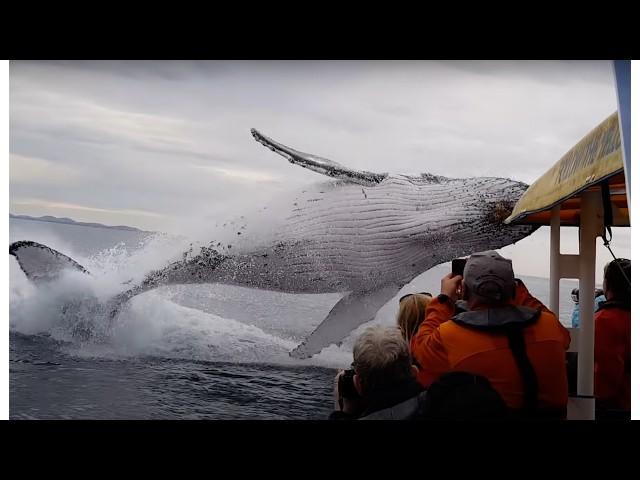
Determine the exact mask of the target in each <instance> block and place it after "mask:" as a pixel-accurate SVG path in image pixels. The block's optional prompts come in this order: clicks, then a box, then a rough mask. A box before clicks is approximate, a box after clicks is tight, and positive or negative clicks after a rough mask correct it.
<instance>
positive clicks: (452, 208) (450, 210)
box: [422, 177, 538, 258]
mask: <svg viewBox="0 0 640 480" xmlns="http://www.w3.org/2000/svg"><path fill="white" fill-rule="evenodd" d="M429 180H433V181H434V182H436V183H437V187H436V188H430V189H429V190H428V191H429V195H426V196H425V195H423V198H422V201H424V202H425V205H426V206H427V208H425V211H424V214H423V221H424V226H425V230H426V231H427V232H428V233H427V236H426V237H425V245H426V246H428V247H429V248H431V249H433V247H434V245H437V246H438V249H440V250H443V251H442V252H441V257H442V258H455V257H456V256H465V255H468V254H471V253H473V252H476V251H482V250H498V249H500V248H502V247H506V246H508V245H511V244H514V243H516V242H518V241H520V240H522V239H523V238H525V237H527V236H529V235H531V234H532V233H533V232H534V231H535V230H536V229H537V228H538V226H533V225H507V224H505V223H504V221H505V220H506V219H507V217H509V215H511V212H512V210H513V207H514V206H515V204H516V203H517V202H518V200H519V199H520V197H522V194H523V193H524V192H525V191H526V190H527V188H528V185H527V184H525V183H522V182H519V181H516V180H511V179H508V178H496V177H472V178H465V179H449V178H445V177H433V178H430V179H429ZM432 192H433V193H432ZM425 193H426V192H425ZM430 209H435V210H436V211H433V210H432V211H429V210H430ZM434 220H435V223H434Z"/></svg>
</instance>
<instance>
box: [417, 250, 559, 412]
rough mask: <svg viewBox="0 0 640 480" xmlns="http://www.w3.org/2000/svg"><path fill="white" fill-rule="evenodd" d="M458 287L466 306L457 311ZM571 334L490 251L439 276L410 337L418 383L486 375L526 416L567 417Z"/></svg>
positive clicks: (516, 409) (514, 407) (499, 257)
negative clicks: (436, 291) (458, 272)
mask: <svg viewBox="0 0 640 480" xmlns="http://www.w3.org/2000/svg"><path fill="white" fill-rule="evenodd" d="M458 292H461V294H462V298H463V299H464V300H466V311H462V312H461V313H457V314H456V312H455V301H456V300H457V299H458ZM570 341H571V338H570V336H569V332H568V331H567V329H565V328H564V327H563V326H562V325H561V324H560V322H559V321H558V318H557V317H556V316H555V315H554V314H553V313H552V312H551V311H550V310H549V309H547V308H546V307H545V306H544V305H543V304H542V303H541V302H540V301H538V300H537V299H535V298H534V297H532V296H531V295H530V294H529V292H528V291H527V289H526V287H525V286H524V284H523V283H522V282H521V281H519V280H516V279H515V278H514V274H513V268H512V266H511V260H508V259H505V258H503V257H501V256H500V255H499V254H498V253H497V252H495V251H488V252H480V253H476V254H473V255H471V257H469V259H468V260H467V263H466V266H465V269H464V272H463V276H462V277H461V276H455V277H453V276H452V275H451V274H449V275H447V276H446V277H444V278H443V279H442V284H441V294H440V295H439V296H438V297H437V298H435V299H433V300H432V301H431V303H430V304H429V306H428V307H427V312H426V316H425V320H424V321H423V322H422V324H421V325H420V328H419V329H418V332H417V334H416V335H415V336H414V337H413V339H412V353H413V355H414V356H415V357H416V359H417V360H418V362H419V364H420V365H421V368H422V369H423V372H422V374H421V375H420V379H421V380H422V382H423V386H428V385H430V384H431V383H433V382H434V381H435V380H436V379H437V378H438V377H440V376H441V375H443V374H444V373H447V372H451V371H466V372H469V373H473V374H476V375H483V376H485V377H486V378H487V379H488V380H489V381H490V382H491V384H492V386H493V387H494V388H495V389H496V390H497V391H498V392H499V393H500V395H501V396H502V398H503V399H504V401H505V402H506V404H507V405H508V406H509V407H510V408H511V409H512V410H514V411H516V412H518V413H523V414H524V415H525V416H531V417H535V416H542V415H547V414H548V415H550V416H552V417H559V418H562V417H564V416H566V406H567V399H568V386H567V374H566V368H565V351H566V350H567V349H568V348H569V343H570Z"/></svg>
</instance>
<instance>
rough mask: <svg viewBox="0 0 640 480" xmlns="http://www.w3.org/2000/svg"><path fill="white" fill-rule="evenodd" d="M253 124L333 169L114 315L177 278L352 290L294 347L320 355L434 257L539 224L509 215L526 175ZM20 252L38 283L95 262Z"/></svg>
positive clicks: (40, 250) (512, 237)
mask: <svg viewBox="0 0 640 480" xmlns="http://www.w3.org/2000/svg"><path fill="white" fill-rule="evenodd" d="M251 134H252V135H253V137H254V139H255V140H256V141H257V142H259V143H260V144H262V145H264V146H266V147H267V148H269V149H270V150H272V151H274V152H275V153H277V154H279V155H281V156H283V157H285V158H286V159H287V160H288V161H289V162H290V163H292V164H295V165H299V166H301V167H304V168H307V169H310V170H312V171H314V172H317V173H320V174H323V175H325V176H328V177H330V178H331V180H330V181H329V182H323V183H318V184H314V185H312V186H309V187H306V189H305V190H302V191H299V192H295V194H294V195H293V196H292V197H291V198H290V199H289V200H288V203H286V202H285V203H284V204H283V203H280V206H279V207H278V208H277V209H273V210H269V209H268V208H267V207H264V208H263V209H262V215H263V217H264V218H266V219H267V220H268V221H267V222H265V223H264V224H262V225H261V226H259V227H257V230H256V231H255V232H254V235H253V241H244V239H245V238H246V237H248V235H241V234H242V233H245V232H249V231H250V230H251V229H250V228H249V230H245V227H250V225H248V224H243V225H242V226H241V227H237V226H236V225H237V224H233V225H234V226H233V228H234V230H238V229H239V231H238V232H237V238H236V242H235V243H234V244H229V245H227V244H226V243H225V244H224V245H222V244H221V243H220V242H218V243H217V244H216V243H215V242H212V243H210V244H209V245H206V246H203V247H201V248H200V251H199V252H196V253H193V252H192V251H191V252H185V253H184V254H183V256H182V257H181V258H180V259H179V260H176V261H172V262H171V263H168V264H167V265H166V266H165V267H164V268H161V269H159V270H156V271H152V272H150V273H149V274H148V275H147V276H146V277H145V278H144V280H143V281H142V282H141V283H139V284H137V285H135V286H133V287H132V288H128V289H126V290H124V291H123V292H121V293H120V294H118V295H117V296H116V297H114V298H113V299H112V300H110V301H109V308H110V316H111V318H115V316H117V314H118V312H119V310H120V308H121V307H122V305H123V304H124V303H125V302H127V301H128V300H129V299H130V298H132V297H133V296H135V295H138V294H140V293H143V292H145V291H148V290H150V289H153V288H156V287H159V286H164V285H172V284H193V283H226V284H232V285H240V286H245V287H252V288H258V289H267V290H276V291H283V292H290V293H336V292H338V293H342V294H343V297H342V298H341V300H340V301H338V303H336V305H335V306H334V307H333V308H332V309H331V311H330V312H329V314H328V315H327V317H326V318H325V319H324V320H323V321H322V322H321V323H320V324H319V325H318V327H317V328H316V329H315V330H314V331H313V332H312V333H311V334H310V335H309V336H308V337H307V338H306V339H305V340H304V341H303V342H302V343H300V345H298V346H297V347H296V348H295V349H294V350H293V351H292V352H290V355H291V356H293V357H296V358H309V357H311V356H313V355H315V354H316V353H318V352H320V351H321V350H322V349H323V348H324V347H326V346H329V345H331V344H333V343H336V344H340V342H341V341H342V340H343V339H344V338H345V337H346V336H347V335H348V334H349V333H350V332H351V331H352V330H354V329H355V328H357V327H358V326H359V325H361V324H362V323H365V322H367V321H370V320H372V319H373V318H374V317H375V315H376V313H377V312H378V310H379V309H380V308H381V307H382V306H383V305H384V304H385V303H386V302H387V301H389V300H390V299H391V298H393V297H394V296H395V295H396V294H397V292H398V291H399V290H400V289H401V288H402V287H403V286H404V285H406V284H407V283H409V282H410V281H411V280H412V279H413V278H415V277H416V276H418V275H420V274H421V273H423V272H425V271H426V270H428V269H430V268H431V267H434V266H435V265H438V264H440V263H443V262H446V261H450V260H452V259H453V258H458V257H462V256H466V255H469V254H471V253H473V252H476V251H480V250H496V249H499V248H502V247H504V246H507V245H510V244H513V243H515V242H517V241H519V240H521V239H523V238H525V237H526V236H528V235H530V234H531V233H532V232H533V231H534V230H535V229H536V228H537V227H535V226H528V225H513V226H512V225H509V226H507V225H505V224H504V223H503V220H504V219H505V218H507V217H508V215H509V214H510V213H511V210H512V208H513V206H514V205H515V203H516V202H517V200H518V199H519V198H520V196H521V195H522V194H523V193H524V191H525V190H526V189H527V187H528V185H527V184H525V183H522V182H518V181H515V180H511V179H508V178H497V177H472V178H448V177H443V176H439V175H433V174H429V173H424V174H421V175H401V174H388V173H375V172H367V171H358V170H354V169H350V168H348V167H346V166H344V165H341V164H339V163H337V162H335V161H332V160H328V159H325V158H322V157H319V156H317V155H312V154H308V153H304V152H300V151H297V150H294V149H292V148H290V147H287V146H285V145H283V144H281V143H278V142H276V141H275V140H272V139H270V138H269V137H267V136H265V135H263V134H262V133H260V132H258V131H257V130H255V129H252V130H251ZM283 205H284V207H283ZM261 228H264V231H263V230H260V229H261ZM243 242H244V243H243ZM9 253H10V254H11V255H13V256H15V257H16V259H17V261H18V263H19V265H20V267H21V269H22V270H23V271H24V273H25V274H26V276H27V277H28V278H29V279H30V280H32V281H33V282H35V283H41V282H50V281H52V280H55V278H57V276H58V275H59V274H60V273H61V272H62V271H63V270H65V269H67V268H70V269H74V270H78V271H81V272H84V273H86V274H89V272H87V270H86V269H85V268H84V267H82V266H81V265H79V264H78V263H77V262H75V261H74V260H73V259H71V258H69V257H67V256H66V255H64V254H62V253H60V252H57V251H55V250H53V249H51V248H49V247H47V246H45V245H41V244H38V243H35V242H31V241H18V242H14V243H12V244H11V245H10V246H9Z"/></svg>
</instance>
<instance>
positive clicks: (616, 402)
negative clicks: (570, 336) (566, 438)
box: [594, 258, 631, 418]
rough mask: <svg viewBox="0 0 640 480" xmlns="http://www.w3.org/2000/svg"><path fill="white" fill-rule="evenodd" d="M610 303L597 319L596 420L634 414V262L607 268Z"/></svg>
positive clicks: (622, 261)
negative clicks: (632, 332) (609, 413)
mask: <svg viewBox="0 0 640 480" xmlns="http://www.w3.org/2000/svg"><path fill="white" fill-rule="evenodd" d="M603 289H604V291H605V296H606V298H607V301H606V302H604V303H603V304H602V305H600V308H599V309H598V311H597V312H596V315H595V318H594V322H595V323H594V336H595V338H594V347H595V348H594V396H595V397H596V417H604V416H606V415H607V411H611V412H613V411H618V412H619V413H621V416H622V418H629V416H630V411H631V260H628V259H625V258H619V259H617V260H613V261H612V262H610V263H608V264H607V265H606V266H605V268H604V282H603Z"/></svg>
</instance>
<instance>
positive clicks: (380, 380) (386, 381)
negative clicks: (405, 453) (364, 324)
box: [329, 325, 422, 420]
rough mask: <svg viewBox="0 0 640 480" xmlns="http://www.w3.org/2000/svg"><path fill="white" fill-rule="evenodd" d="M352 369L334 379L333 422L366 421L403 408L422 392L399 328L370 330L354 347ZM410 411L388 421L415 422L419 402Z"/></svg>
mask: <svg viewBox="0 0 640 480" xmlns="http://www.w3.org/2000/svg"><path fill="white" fill-rule="evenodd" d="M352 367H353V368H352V369H350V370H346V371H341V372H339V373H338V375H337V376H336V378H335V382H334V400H335V411H334V412H333V413H331V415H330V416H329V419H331V420H342V419H357V418H364V417H367V416H369V415H371V414H373V413H374V412H380V411H382V410H387V409H390V408H391V407H394V406H396V405H398V404H402V403H403V402H406V401H407V400H409V399H412V398H414V397H417V396H418V395H419V394H420V392H421V391H422V387H421V386H420V384H419V383H418V381H417V380H416V378H415V375H416V373H417V369H416V368H415V367H414V366H413V365H412V363H411V356H410V355H409V349H408V345H407V342H405V340H404V338H403V337H402V333H401V332H400V330H399V329H398V328H397V327H386V326H382V325H377V326H373V327H369V328H367V329H366V330H365V331H364V332H363V333H362V335H360V337H358V339H357V340H356V343H355V344H354V346H353V364H352ZM407 407H408V408H404V409H403V411H402V412H398V411H393V412H392V411H391V410H389V411H388V414H389V418H390V419H391V418H393V419H409V418H412V417H413V416H414V415H415V414H416V413H417V407H418V402H417V399H416V402H410V405H407Z"/></svg>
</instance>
